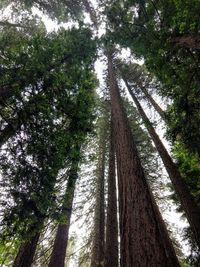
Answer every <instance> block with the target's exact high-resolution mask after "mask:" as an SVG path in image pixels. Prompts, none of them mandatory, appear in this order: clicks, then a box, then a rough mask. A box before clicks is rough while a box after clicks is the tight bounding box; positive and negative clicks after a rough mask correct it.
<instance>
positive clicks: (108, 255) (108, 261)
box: [104, 115, 119, 267]
mask: <svg viewBox="0 0 200 267" xmlns="http://www.w3.org/2000/svg"><path fill="white" fill-rule="evenodd" d="M111 116H112V115H111ZM110 128H111V129H110V153H109V173H108V207H107V222H106V245H105V265H104V267H117V266H118V265H119V261H118V221H117V195H116V179H115V151H114V136H113V122H112V118H111V127H110Z"/></svg>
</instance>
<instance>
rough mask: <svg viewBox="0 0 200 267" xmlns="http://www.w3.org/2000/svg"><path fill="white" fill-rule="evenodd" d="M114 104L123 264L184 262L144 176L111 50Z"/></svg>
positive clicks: (156, 266) (168, 266)
mask: <svg viewBox="0 0 200 267" xmlns="http://www.w3.org/2000/svg"><path fill="white" fill-rule="evenodd" d="M107 57H108V77H109V87H110V95H111V108H112V114H113V121H114V136H115V149H116V156H117V170H118V179H119V182H118V184H119V216H120V238H121V243H120V251H121V266H122V267H133V266H134V267H144V266H148V267H172V266H173V267H178V266H180V265H179V263H178V260H177V257H176V255H175V252H174V249H173V247H172V244H171V241H170V239H169V237H168V234H167V230H166V227H165V225H164V222H163V220H162V219H161V215H160V213H159V211H158V208H157V206H156V204H155V201H154V199H153V196H152V194H151V191H150V189H149V186H148V183H147V181H146V178H145V176H144V171H143V169H142V166H141V163H140V159H139V156H138V152H137V149H136V146H135V143H134V141H133V136H132V133H131V129H130V125H129V123H128V119H127V116H126V113H125V110H124V107H123V103H122V100H121V98H120V93H119V88H118V85H117V81H116V76H115V72H114V68H113V63H112V54H111V53H110V52H107Z"/></svg>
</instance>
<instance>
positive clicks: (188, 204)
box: [124, 80, 200, 248]
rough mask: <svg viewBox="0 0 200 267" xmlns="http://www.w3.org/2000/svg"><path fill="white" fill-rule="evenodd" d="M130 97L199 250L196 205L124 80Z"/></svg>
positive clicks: (199, 215) (199, 225) (199, 214)
mask: <svg viewBox="0 0 200 267" xmlns="http://www.w3.org/2000/svg"><path fill="white" fill-rule="evenodd" d="M124 81H125V83H126V86H127V88H128V91H129V93H130V95H131V96H132V99H133V101H134V102H135V104H136V106H137V108H138V111H139V113H140V115H141V117H142V119H143V121H144V123H145V125H146V127H147V130H148V132H149V135H150V136H151V138H152V140H153V142H154V144H155V146H156V149H157V150H158V153H159V155H160V157H161V158H162V161H163V163H164V165H165V168H166V170H167V172H168V174H169V177H170V179H171V182H172V184H173V187H174V190H175V192H176V194H177V195H178V197H179V200H180V202H181V205H182V208H183V209H184V211H185V214H186V217H187V219H188V221H189V224H190V226H191V228H192V231H193V234H194V238H195V239H196V241H197V244H198V246H199V248H200V208H199V207H198V205H197V204H196V202H195V200H194V198H193V196H192V195H191V194H190V191H189V189H188V187H187V185H186V183H185V182H184V179H183V178H182V177H181V174H180V172H179V170H178V168H177V166H176V164H175V163H174V162H173V160H172V158H171V157H170V155H169V153H168V152H167V150H166V148H165V147H164V145H163V143H162V141H161V140H160V138H159V136H158V135H157V133H156V131H155V130H154V128H153V126H152V124H151V122H150V120H149V119H148V117H147V115H146V114H145V112H144V110H143V108H142V106H141V105H140V103H139V101H138V100H137V98H136V96H135V95H134V93H133V91H132V90H131V87H130V85H129V84H128V82H127V81H126V80H124Z"/></svg>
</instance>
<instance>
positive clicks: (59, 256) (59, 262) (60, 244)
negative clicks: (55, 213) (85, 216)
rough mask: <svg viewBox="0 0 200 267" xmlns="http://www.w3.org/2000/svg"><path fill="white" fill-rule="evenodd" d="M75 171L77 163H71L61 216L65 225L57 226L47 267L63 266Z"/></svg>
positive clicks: (75, 179)
mask: <svg viewBox="0 0 200 267" xmlns="http://www.w3.org/2000/svg"><path fill="white" fill-rule="evenodd" d="M77 171H78V162H75V163H72V167H71V169H70V171H69V178H68V183H67V188H66V192H65V196H64V203H63V208H62V215H63V216H64V218H65V219H66V223H63V224H59V225H58V229H57V233H56V237H55V241H54V245H53V251H52V253H51V258H50V262H49V265H48V266H49V267H64V266H65V256H66V250H67V244H68V239H69V227H70V220H71V215H72V205H73V200H74V191H75V185H76V181H77Z"/></svg>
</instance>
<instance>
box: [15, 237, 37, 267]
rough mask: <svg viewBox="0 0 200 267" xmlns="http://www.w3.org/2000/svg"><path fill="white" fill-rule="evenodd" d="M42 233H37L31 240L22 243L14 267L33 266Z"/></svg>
mask: <svg viewBox="0 0 200 267" xmlns="http://www.w3.org/2000/svg"><path fill="white" fill-rule="evenodd" d="M39 237H40V233H37V234H35V235H34V236H33V237H32V238H31V240H30V241H27V242H25V243H24V244H21V246H20V248H19V252H18V254H17V256H16V258H15V261H14V263H13V267H31V265H32V263H33V258H34V255H35V251H36V247H37V243H38V240H39Z"/></svg>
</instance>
